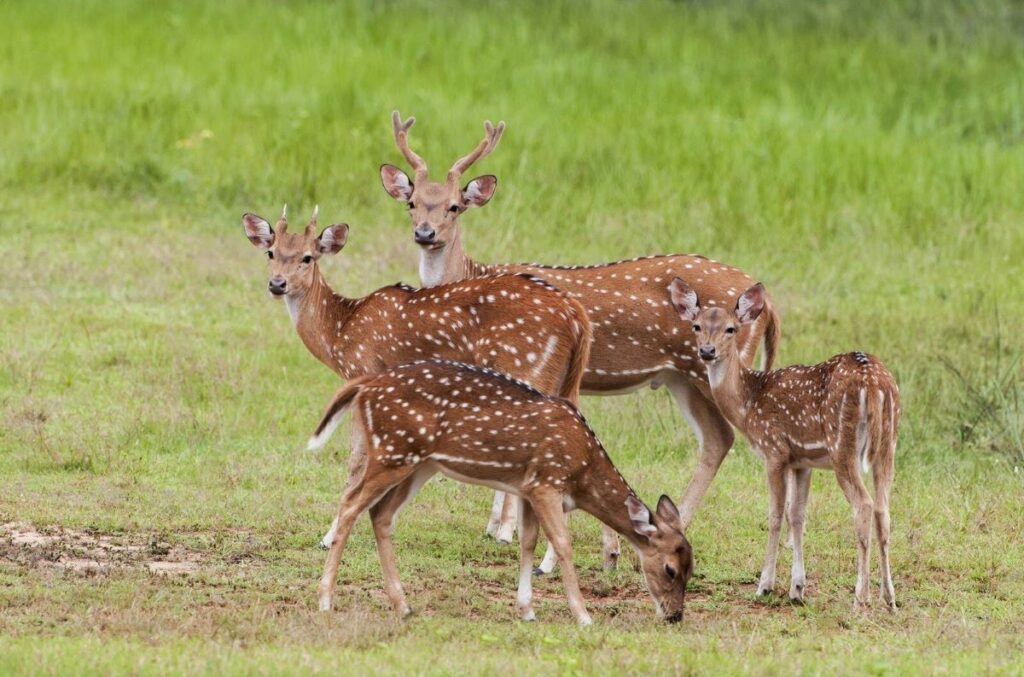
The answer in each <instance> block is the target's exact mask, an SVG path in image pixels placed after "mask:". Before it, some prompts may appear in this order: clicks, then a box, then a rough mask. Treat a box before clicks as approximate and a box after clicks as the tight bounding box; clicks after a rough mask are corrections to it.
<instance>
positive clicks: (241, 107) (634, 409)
mask: <svg viewBox="0 0 1024 677" xmlns="http://www.w3.org/2000/svg"><path fill="white" fill-rule="evenodd" d="M876 5H877V6H865V4H864V3H859V2H853V1H849V2H838V3H835V2H833V3H812V2H808V3H806V4H797V3H792V4H791V3H779V2H723V3H705V2H680V3H669V2H646V1H643V2H628V3H623V2H610V1H601V2H597V3H595V4H582V3H563V2H554V3H541V2H537V3H520V2H515V3H513V2H501V3H494V4H490V3H474V4H455V3H427V2H421V3H416V2H386V3H378V2H369V1H366V2H352V3H328V2H294V3H263V4H255V3H242V2H224V3H215V4H214V3H210V4H202V3H198V2H177V3H163V4H159V3H127V2H118V1H114V2H73V3H56V2H54V3H49V2H4V3H0V24H2V25H5V26H8V30H7V31H5V36H4V38H5V39H4V40H3V41H2V42H0V254H2V260H3V262H4V264H5V266H4V268H3V274H2V282H0V524H6V525H7V526H4V527H3V528H2V529H3V533H2V534H0V672H2V673H9V672H42V673H57V672H61V673H88V672H94V671H115V672H133V673H150V672H152V673H157V672H168V671H182V672H210V673H263V674H276V673H285V672H291V671H296V670H300V669H301V670H303V671H310V672H312V671H323V672H334V673H336V672H339V671H343V672H351V673H354V674H358V673H360V672H365V671H371V670H372V671H379V672H402V673H463V672H469V673H517V674H518V673H556V672H557V673H561V674H588V673H601V674H608V673H625V672H641V671H642V672H648V673H662V672H665V673H723V672H724V673H742V672H753V673H779V674H783V673H784V674H792V673H807V674H814V673H831V672H843V673H871V674H884V673H901V672H908V671H911V670H913V671H919V672H924V673H971V674H977V673H978V672H1008V673H1010V672H1017V673H1019V672H1021V671H1024V659H1022V658H1021V655H1022V651H1024V640H1022V639H1021V637H1024V574H1022V573H1021V572H1022V571H1024V541H1022V539H1024V510H1022V506H1024V501H1022V499H1024V470H1022V468H1024V442H1022V436H1024V403H1022V398H1024V372H1022V366H1021V362H1020V359H1021V354H1022V348H1021V346H1022V342H1021V338H1020V335H1021V329H1022V328H1024V327H1022V324H1024V323H1022V318H1024V281H1022V273H1024V269H1022V262H1024V227H1022V223H1024V190H1022V186H1024V77H1022V74H1024V41H1022V37H1024V8H1022V6H1021V5H1020V4H1018V3H1013V2H1009V1H1007V2H994V1H992V2H990V1H985V0H982V1H980V2H976V3H966V2H964V3H960V2H956V3H948V4H947V5H946V6H939V3H929V2H924V1H923V0H921V1H918V2H896V3H881V2H879V3H876ZM394 108H398V109H400V110H401V111H402V112H403V113H405V114H415V115H416V116H417V117H418V120H419V122H418V124H417V126H416V128H415V131H414V132H413V134H414V137H415V147H416V148H417V150H418V151H419V152H420V153H421V154H423V155H424V157H425V158H427V160H428V162H431V163H433V166H434V167H435V172H437V171H440V170H441V169H442V168H443V167H446V166H447V164H448V163H450V162H451V161H452V160H453V159H454V158H455V157H457V156H458V155H461V154H463V153H465V152H466V151H467V150H468V149H469V148H471V146H472V145H473V144H475V143H476V141H477V140H478V139H479V138H480V134H481V122H482V120H484V119H485V118H490V119H492V120H495V121H497V120H498V119H504V120H505V121H506V122H507V123H508V130H507V132H506V134H505V137H504V139H503V140H502V142H501V146H500V148H499V149H498V150H497V151H496V152H495V154H494V155H492V156H491V157H490V158H489V159H487V160H486V161H485V162H484V163H482V164H481V165H480V166H479V167H477V168H475V169H476V170H477V171H478V173H484V172H492V173H494V174H497V175H498V176H499V177H500V180H501V183H500V186H499V188H498V193H497V195H496V197H495V199H494V200H493V201H492V202H491V203H490V204H489V205H488V206H487V207H485V208H484V209H483V210H481V211H477V212H474V213H472V214H469V215H467V216H465V217H464V218H463V228H464V234H465V240H466V246H467V249H468V251H469V252H470V253H471V254H472V255H474V256H475V257H477V258H479V259H480V260H485V261H498V260H503V259H513V260H540V261H545V262H551V263H590V262H599V261H605V260H611V259H618V258H625V257H632V256H636V255H640V254H647V253H656V252H696V253H701V254H705V255H707V256H710V257H713V258H716V259H719V260H724V261H727V262H729V263H731V264H733V265H736V266H739V267H741V268H743V269H745V270H747V271H748V272H750V273H751V274H753V275H755V276H757V277H758V278H759V279H761V280H763V281H764V282H765V284H766V285H767V286H768V288H769V290H771V292H772V293H773V295H774V297H775V299H776V300H777V302H778V305H779V306H780V309H781V311H782V314H783V318H784V340H783V344H782V351H781V358H782V360H781V361H782V363H783V364H786V363H792V362H800V361H804V362H807V361H819V360H821V359H824V358H826V357H828V356H830V355H832V354H834V353H836V352H840V351H845V350H853V349H862V350H867V351H870V352H872V353H875V354H877V355H879V356H881V357H882V358H883V359H884V360H885V361H886V362H887V363H888V365H889V366H890V367H891V369H892V370H893V371H894V373H895V374H896V376H897V379H898V381H899V382H900V385H901V388H902V392H903V399H904V410H905V411H904V422H903V429H902V436H901V443H900V447H899V450H898V453H897V478H896V486H895V491H894V500H893V507H892V510H893V548H892V551H893V567H894V573H895V580H896V593H897V597H898V599H899V600H900V602H901V608H900V610H899V612H898V613H897V614H896V615H889V614H887V613H885V612H883V611H882V610H881V608H880V606H881V605H878V606H879V608H878V609H875V610H874V611H872V612H869V613H866V614H861V613H855V612H854V611H853V610H852V609H851V602H852V597H853V593H852V590H853V581H854V575H855V559H854V557H855V551H854V544H853V539H852V525H851V521H850V516H849V508H848V507H847V504H846V503H845V501H844V500H843V498H842V496H841V493H840V492H839V490H838V487H837V486H836V484H835V481H834V479H833V478H832V477H831V476H829V475H827V474H824V473H820V474H818V476H816V478H815V480H814V487H813V490H812V499H811V508H810V523H809V527H808V537H807V546H806V551H807V566H808V575H809V589H808V602H809V603H808V605H807V606H804V607H791V606H789V605H788V604H786V603H783V602H781V601H774V602H768V603H764V602H757V601H755V600H754V596H753V593H754V590H755V587H756V579H757V574H758V572H759V569H760V563H761V558H762V556H763V552H764V546H765V539H766V525H765V522H766V519H765V514H766V505H767V499H766V493H767V492H766V490H765V488H764V479H763V471H762V470H761V468H760V466H759V462H758V461H757V460H756V459H755V458H754V457H753V455H752V454H751V453H750V452H749V451H748V450H747V449H746V446H745V445H744V444H743V443H742V442H739V443H737V445H736V449H735V450H734V451H733V453H732V454H731V455H730V458H729V459H728V460H727V461H726V463H725V464H724V466H723V468H722V470H721V472H720V474H719V477H718V479H717V480H716V482H715V484H713V485H712V489H711V491H710V493H709V494H708V497H707V499H706V501H705V503H704V506H703V507H702V509H701V511H700V512H699V513H698V515H697V520H696V522H695V524H694V526H693V528H692V530H691V532H690V538H691V541H692V542H693V545H694V550H695V555H696V562H697V575H696V577H695V578H694V579H693V580H692V581H691V589H690V597H689V604H688V608H687V617H686V620H685V621H684V622H683V623H682V624H681V625H679V626H673V627H662V626H661V625H659V624H658V623H657V622H656V621H655V619H654V614H653V609H652V606H651V604H650V602H649V600H648V599H647V598H646V596H645V593H644V592H643V591H642V587H641V581H640V575H639V574H638V573H636V572H634V571H633V569H632V567H631V566H628V565H627V566H624V567H623V568H622V569H621V570H620V571H619V572H618V573H614V574H606V573H603V572H602V571H601V570H600V553H599V540H600V537H599V531H598V529H597V526H596V524H595V523H594V521H593V520H590V519H587V518H582V517H581V518H578V519H575V520H574V521H573V531H574V533H575V535H576V552H577V559H578V564H579V567H580V571H581V576H582V579H583V585H584V593H585V596H586V597H587V600H588V603H589V606H590V609H591V612H592V614H593V615H594V617H595V622H596V624H595V626H594V627H593V628H590V629H589V630H586V631H581V630H578V629H577V628H576V627H575V626H574V625H573V624H572V621H571V618H570V615H569V613H568V610H567V608H566V604H565V601H564V597H563V595H562V593H561V584H560V582H559V581H558V580H557V579H542V580H541V581H540V582H539V584H538V585H539V592H538V594H539V596H540V598H541V599H540V604H539V606H538V609H537V610H538V617H539V621H540V622H538V623H534V624H530V625H524V624H520V623H518V622H517V621H516V620H515V613H514V594H515V580H516V571H517V569H516V563H515V560H516V554H515V548H509V547H504V548H503V547H501V546H498V545H496V544H495V543H493V542H491V541H488V540H485V539H484V538H483V537H482V528H483V523H484V521H485V517H486V511H487V508H488V506H489V496H488V494H487V492H485V491H483V490H481V489H476V488H468V487H463V486H459V485H456V484H454V483H452V482H450V481H434V482H432V483H431V484H430V485H428V486H427V487H426V488H425V489H424V491H423V492H422V493H421V494H420V496H419V498H418V499H417V501H416V502H415V503H414V504H413V505H411V506H410V507H409V508H407V509H406V511H405V512H404V513H403V515H402V516H401V518H400V520H399V525H398V530H397V533H396V543H397V547H398V549H399V559H400V568H401V571H402V575H403V580H404V581H405V584H406V589H407V592H408V593H409V596H410V601H411V603H412V604H413V605H414V607H415V608H416V609H417V611H418V612H419V613H418V615H417V616H416V617H414V618H413V619H412V620H410V621H408V622H399V621H397V620H395V619H394V618H393V617H392V615H391V614H390V611H389V608H388V606H387V604H386V601H385V599H384V596H383V593H382V592H381V590H380V573H379V567H378V564H377V559H376V554H375V549H374V545H373V538H372V534H371V531H370V528H369V525H368V524H367V523H366V522H365V521H364V522H361V523H360V524H359V525H358V526H357V529H356V531H355V533H354V536H353V540H352V541H350V547H349V550H348V552H347V553H346V557H345V561H344V563H343V565H342V569H341V587H340V594H339V599H338V601H337V606H338V607H339V611H337V612H336V613H334V614H331V615H322V614H319V613H317V612H316V611H315V599H314V595H315V586H316V582H317V579H318V577H319V575H320V571H321V569H322V565H323V559H324V557H323V553H321V552H320V551H318V550H316V549H314V547H313V546H314V543H315V542H316V540H317V539H318V538H319V536H320V533H321V532H322V531H323V530H324V529H325V528H326V527H327V525H328V523H329V521H330V518H331V517H332V514H333V511H334V510H335V507H336V502H337V500H338V497H339V495H340V490H341V487H342V485H343V482H344V474H345V459H346V458H347V450H346V449H345V448H344V445H343V443H342V442H341V440H344V439H346V437H342V436H339V437H337V438H336V440H338V441H337V442H335V443H334V444H332V445H331V447H330V451H329V452H327V453H323V454H320V455H311V454H307V453H306V452H304V451H303V446H304V442H305V439H306V436H307V435H308V433H309V432H310V431H311V430H312V428H313V426H314V425H315V423H316V421H317V419H318V416H319V413H320V411H321V407H322V406H323V405H324V403H325V402H326V401H327V398H328V397H329V396H330V395H331V394H332V393H333V391H334V390H335V388H336V387H337V386H338V381H337V379H336V378H335V377H334V376H333V375H332V374H330V373H329V372H328V371H327V369H325V368H324V367H323V366H322V365H320V364H319V363H317V362H316V361H315V360H314V359H313V358H312V357H311V356H310V355H309V354H308V353H307V352H306V351H305V349H304V348H303V346H302V345H301V343H300V342H299V340H298V338H297V337H296V336H295V333H294V330H293V329H292V327H291V323H290V322H289V320H288V319H287V315H286V313H285V311H284V310H283V308H282V307H280V305H279V304H275V303H273V302H272V301H271V300H269V299H268V297H267V294H266V292H265V285H266V279H267V276H266V273H265V263H264V261H263V260H262V259H261V257H260V255H259V254H258V253H257V252H256V251H255V250H254V249H253V248H252V247H251V246H250V245H249V244H248V242H247V241H246V240H245V238H244V236H243V234H242V230H241V227H240V225H239V219H240V216H241V214H242V213H243V212H245V211H255V212H258V213H262V214H264V215H266V216H272V215H275V214H276V213H277V211H278V210H279V209H280V206H281V203H283V202H288V203H289V204H290V206H291V212H292V213H293V214H299V213H303V214H304V213H308V211H309V210H310V209H311V208H312V206H313V204H314V203H319V204H320V205H321V213H322V214H323V216H322V218H321V222H322V223H328V222H330V221H340V220H344V221H347V222H348V223H350V224H351V225H352V232H351V235H350V238H349V244H348V247H347V248H346V250H345V251H344V252H343V253H342V254H341V255H339V256H338V257H335V258H333V259H331V260H330V261H328V262H327V263H326V264H325V273H326V275H327V277H328V279H329V280H330V282H331V283H332V284H333V285H334V286H335V288H336V289H337V290H338V291H342V292H344V293H346V294H349V295H361V294H363V293H366V292H368V291H370V290H372V289H374V288H376V287H379V286H381V285H383V284H387V283H392V282H394V281H396V280H400V279H401V280H405V281H408V282H412V283H415V282H416V267H415V264H416V251H415V248H414V246H413V244H412V238H411V232H410V231H411V229H410V228H409V226H408V222H407V216H406V215H405V213H404V210H403V209H402V208H401V207H400V206H398V205H395V204H394V202H393V201H392V200H391V199H390V198H389V197H387V196H386V195H385V193H384V191H383V190H382V189H381V187H380V184H379V181H378V178H377V167H378V165H379V164H380V163H382V162H394V163H397V162H398V161H399V159H400V156H399V155H398V153H397V151H396V150H395V148H394V146H393V143H392V140H391V138H390V133H389V126H388V116H389V113H390V111H391V110H392V109H394ZM583 408H584V411H585V413H586V414H587V415H588V417H590V418H591V420H592V422H593V425H594V427H595V429H596V430H597V432H598V434H599V435H601V436H602V438H603V440H604V442H605V445H606V446H607V447H608V449H609V451H610V453H611V454H612V456H613V458H614V459H615V460H616V462H617V463H618V465H619V466H620V468H621V469H622V472H623V474H624V475H625V476H626V477H627V478H628V479H629V480H630V481H631V482H632V483H633V484H634V486H636V487H637V489H638V490H639V491H640V492H641V494H642V495H643V496H644V498H646V499H648V500H653V499H654V498H656V496H657V495H658V494H659V493H661V492H668V493H669V494H671V495H673V496H677V497H678V496H680V495H681V493H682V490H683V488H684V486H685V484H686V482H687V480H688V479H689V477H690V474H691V472H692V469H693V467H694V464H695V451H696V442H695V440H694V438H693V436H692V435H691V434H690V433H689V432H688V430H687V429H686V427H685V425H684V423H683V421H682V418H681V417H680V416H679V415H678V413H677V412H676V411H675V410H674V406H673V405H672V403H671V402H670V401H669V398H668V396H667V395H666V394H665V393H664V392H660V391H659V392H644V393H640V394H637V395H631V396H628V397H620V398H605V399H594V398H587V399H585V400H584V403H583ZM15 525H16V526H15ZM33 530H35V532H33ZM15 534H17V537H15ZM28 541H31V543H29V542H28ZM90 559H95V560H97V561H98V566H94V565H90V564H89V563H88V560H90ZM154 562H156V563H157V564H153V563H154ZM160 563H163V564H166V565H167V566H168V567H170V568H171V569H172V570H171V571H170V572H166V571H164V572H163V573H161V572H160V571H157V569H159V568H160ZM178 565H180V572H178V573H175V570H174V567H177V566H178ZM872 567H873V570H874V571H876V572H877V565H876V562H875V561H874V560H873V562H872ZM787 576H788V554H787V553H786V552H784V553H783V555H782V560H781V561H780V585H779V589H780V590H782V589H783V585H782V583H781V581H784V580H785V579H786V577H787ZM876 594H877V589H876Z"/></svg>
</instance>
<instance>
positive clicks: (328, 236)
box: [320, 228, 344, 254]
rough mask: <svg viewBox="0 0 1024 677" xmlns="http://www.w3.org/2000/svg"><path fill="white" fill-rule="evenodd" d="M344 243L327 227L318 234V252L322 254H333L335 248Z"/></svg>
mask: <svg viewBox="0 0 1024 677" xmlns="http://www.w3.org/2000/svg"><path fill="white" fill-rule="evenodd" d="M343 245H344V243H343V242H341V241H339V240H338V238H337V237H336V236H335V235H334V229H333V228H328V229H327V230H325V231H324V232H323V234H322V235H320V252H321V253H322V254H333V253H334V250H335V249H341V247H342V246H343Z"/></svg>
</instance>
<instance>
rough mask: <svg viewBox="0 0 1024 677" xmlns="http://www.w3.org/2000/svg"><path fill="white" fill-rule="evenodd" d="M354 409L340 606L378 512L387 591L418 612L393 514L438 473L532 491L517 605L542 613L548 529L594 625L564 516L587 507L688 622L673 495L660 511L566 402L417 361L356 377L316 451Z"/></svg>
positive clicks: (342, 517)
mask: <svg viewBox="0 0 1024 677" xmlns="http://www.w3.org/2000/svg"><path fill="white" fill-rule="evenodd" d="M348 410H351V411H352V417H353V425H352V451H351V456H350V461H349V479H348V484H347V485H346V487H345V491H344V495H343V497H342V500H341V505H340V506H339V508H338V519H337V523H338V530H337V532H336V534H335V536H334V539H333V541H332V543H331V546H330V552H329V553H328V556H327V562H326V565H325V566H324V574H323V577H322V578H321V580H320V586H319V591H318V598H319V606H320V609H321V610H322V611H330V609H331V607H332V599H333V596H334V589H335V585H336V581H337V575H338V566H339V565H340V563H341V557H342V554H343V553H344V550H345V544H346V542H347V540H348V537H349V534H350V533H351V531H352V526H353V525H354V524H355V522H356V520H357V519H358V518H359V516H360V515H361V514H362V513H363V512H365V511H367V510H368V511H369V512H370V521H371V522H372V524H373V532H374V536H375V538H376V541H377V553H378V555H379V557H380V564H381V569H382V571H383V574H384V589H385V591H386V592H387V595H388V598H389V599H390V601H391V604H392V606H393V607H394V609H395V611H397V612H398V613H399V614H400V615H402V616H406V615H408V614H409V613H410V609H409V605H408V603H407V602H406V598H405V593H404V591H403V590H402V584H401V582H400V580H399V576H398V568H397V565H396V563H395V553H394V547H393V545H392V542H391V537H392V532H393V530H394V523H395V517H396V515H397V513H398V511H399V510H400V509H401V508H402V506H403V505H404V504H405V503H406V502H408V501H409V500H411V499H412V497H413V496H414V495H415V494H416V492H417V490H418V489H419V488H420V487H422V486H423V484H424V483H425V482H426V481H427V480H428V479H429V478H430V477H431V476H433V475H434V474H436V473H442V474H444V475H446V476H447V477H450V478H452V479H455V480H458V481H460V482H466V483H470V484H481V485H484V486H488V487H493V488H496V489H500V490H502V491H505V492H508V493H510V494H514V495H516V496H520V497H522V499H523V501H522V504H521V506H520V510H519V529H520V540H519V552H520V562H519V590H518V594H517V596H516V606H517V610H518V613H519V616H520V618H521V619H522V620H524V621H531V620H534V618H535V615H534V610H533V603H532V598H533V589H532V573H533V551H534V548H535V547H536V542H537V531H538V526H539V527H540V528H541V529H543V530H544V533H545V535H546V536H547V538H548V540H549V541H550V542H551V544H552V545H553V547H554V549H555V552H556V553H557V557H558V561H559V563H560V565H561V570H562V579H563V581H564V584H565V591H566V595H567V596H568V598H569V608H570V610H571V611H572V614H573V616H574V618H575V619H576V622H577V623H579V624H580V625H590V623H591V618H590V614H588V613H587V609H586V606H585V605H584V602H583V596H582V594H581V593H580V587H579V581H578V579H577V576H576V571H575V569H574V567H573V563H572V544H571V542H570V538H569V532H568V530H567V529H566V523H565V519H564V516H563V512H564V511H569V510H572V509H574V508H579V509H580V510H583V511H585V512H588V513H590V514H591V515H593V516H594V517H596V518H597V519H599V520H601V521H602V522H603V523H604V524H606V525H608V526H609V527H610V528H612V529H614V530H615V531H616V532H617V533H619V534H621V535H622V536H623V537H624V538H625V539H626V540H627V541H628V542H629V543H630V544H631V545H632V546H633V547H634V548H635V549H636V551H637V553H638V554H639V557H640V567H641V569H642V571H643V574H644V578H645V580H646V583H647V588H648V591H649V592H650V594H651V597H652V598H653V599H654V603H655V607H656V609H657V612H658V614H659V616H661V617H662V618H664V619H665V620H667V621H669V622H677V621H680V620H682V616H683V604H684V601H685V595H686V583H687V581H688V580H689V578H690V574H691V573H692V571H693V552H692V550H691V548H690V544H689V542H688V541H687V540H686V537H685V536H684V535H683V532H682V531H681V530H680V528H679V513H678V512H677V510H676V506H675V504H674V503H673V502H672V500H671V499H669V498H668V497H667V496H662V497H661V499H660V500H659V501H658V505H657V509H656V510H654V511H653V512H652V511H651V510H650V509H648V508H647V507H646V506H645V505H644V503H643V502H642V501H641V500H640V499H639V498H638V497H637V495H636V493H635V492H634V491H633V490H632V489H631V488H630V486H629V485H628V484H627V483H626V481H625V480H624V479H623V478H622V475H620V474H619V472H618V471H617V470H616V469H615V466H614V465H612V462H611V459H609V458H608V454H607V453H606V452H605V450H604V447H603V446H602V445H601V442H600V441H599V440H598V439H597V437H596V436H595V435H594V432H593V431H592V430H591V429H590V426H589V425H587V422H586V420H584V418H583V416H582V415H581V414H580V413H579V410H578V409H576V407H575V406H574V405H573V403H571V402H569V401H568V400H565V399H562V398H558V397H554V396H551V395H548V394H544V393H542V392H540V391H538V390H536V389H534V388H532V387H530V386H528V385H527V384H525V383H523V382H521V381H516V380H514V379H512V378H510V377H508V376H506V375H504V374H500V373H498V372H496V371H494V370H492V369H486V368H481V367H476V366H470V365H464V364H458V363H454V362H450V361H437V360H434V361H425V362H417V363H415V364H407V365H403V366H400V367H397V368H395V369H391V370H389V371H384V372H381V373H378V374H375V375H367V376H363V377H360V378H356V379H353V380H352V381H350V382H349V383H347V384H346V385H345V386H344V387H343V388H342V389H341V390H340V391H338V393H337V394H336V395H335V397H334V399H333V400H332V402H331V403H330V405H328V407H327V411H326V412H325V414H324V416H323V419H322V420H321V421H320V424H319V426H317V429H316V432H315V434H314V436H313V438H312V439H311V440H310V447H311V448H318V447H321V446H323V445H324V443H325V442H326V441H327V439H328V438H329V437H330V436H331V434H332V433H333V432H334V430H335V429H336V428H337V426H338V424H339V422H340V419H341V418H342V416H343V415H344V413H345V412H346V411H348Z"/></svg>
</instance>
